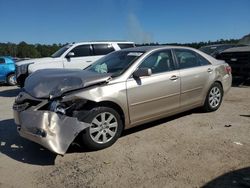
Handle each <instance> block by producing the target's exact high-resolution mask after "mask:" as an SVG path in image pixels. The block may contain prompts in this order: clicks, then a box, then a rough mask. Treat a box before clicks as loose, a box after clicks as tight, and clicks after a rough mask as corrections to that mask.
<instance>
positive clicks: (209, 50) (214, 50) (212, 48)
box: [199, 44, 237, 58]
mask: <svg viewBox="0 0 250 188" xmlns="http://www.w3.org/2000/svg"><path fill="white" fill-rule="evenodd" d="M236 46H237V45H235V44H214V45H208V46H202V47H201V48H200V49H199V50H200V51H202V52H204V53H206V54H208V55H211V56H213V57H214V58H217V56H218V55H219V54H220V53H221V52H223V51H224V50H226V49H228V48H233V47H236Z"/></svg>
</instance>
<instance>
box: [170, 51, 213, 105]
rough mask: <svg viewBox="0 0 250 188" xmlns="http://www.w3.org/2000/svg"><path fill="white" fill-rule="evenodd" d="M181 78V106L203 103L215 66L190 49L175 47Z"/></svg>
mask: <svg viewBox="0 0 250 188" xmlns="http://www.w3.org/2000/svg"><path fill="white" fill-rule="evenodd" d="M174 52H175V56H176V59H177V61H178V65H179V70H180V79H181V107H182V108H188V107H191V106H195V105H199V104H201V103H202V101H203V98H204V94H206V91H205V89H206V88H208V87H209V86H208V85H209V84H211V83H209V81H210V79H209V78H210V76H212V72H213V66H212V64H211V63H210V62H209V61H208V60H206V59H205V58H204V57H202V56H201V55H199V54H198V53H196V52H194V51H192V50H188V49H175V50H174Z"/></svg>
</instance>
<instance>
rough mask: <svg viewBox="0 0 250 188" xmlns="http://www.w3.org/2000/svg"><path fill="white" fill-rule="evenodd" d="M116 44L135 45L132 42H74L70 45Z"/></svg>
mask: <svg viewBox="0 0 250 188" xmlns="http://www.w3.org/2000/svg"><path fill="white" fill-rule="evenodd" d="M107 43H109V44H114V43H120V44H134V42H130V41H88V42H72V43H69V44H68V45H82V44H107Z"/></svg>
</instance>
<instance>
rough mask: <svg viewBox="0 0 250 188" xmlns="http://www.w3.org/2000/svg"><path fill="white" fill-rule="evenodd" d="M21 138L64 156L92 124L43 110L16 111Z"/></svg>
mask: <svg viewBox="0 0 250 188" xmlns="http://www.w3.org/2000/svg"><path fill="white" fill-rule="evenodd" d="M14 118H15V122H16V124H17V125H18V128H17V130H18V132H19V134H20V136H22V137H24V138H26V139H28V140H31V141H33V142H36V143H38V144H40V145H42V146H44V147H45V148H47V149H49V150H50V151H52V152H55V153H57V154H60V155H64V154H65V153H66V151H67V149H68V147H69V146H70V144H71V143H72V142H73V140H74V139H75V138H76V136H77V135H78V134H79V133H80V132H81V131H83V130H84V129H86V128H88V127H89V126H90V124H88V123H85V122H80V121H79V120H78V119H77V118H74V117H69V116H65V115H61V114H57V113H55V112H50V111H41V110H37V111H34V110H25V111H22V112H18V111H14Z"/></svg>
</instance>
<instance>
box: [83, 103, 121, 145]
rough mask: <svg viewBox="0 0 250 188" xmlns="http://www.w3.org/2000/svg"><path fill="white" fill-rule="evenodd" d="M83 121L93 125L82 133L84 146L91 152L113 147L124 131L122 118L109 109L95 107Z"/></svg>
mask: <svg viewBox="0 0 250 188" xmlns="http://www.w3.org/2000/svg"><path fill="white" fill-rule="evenodd" d="M81 121H83V122H87V123H90V124H91V126H90V127H89V128H87V129H86V130H85V131H84V132H83V133H82V141H83V144H84V145H85V146H86V147H87V148H88V149H90V150H100V149H104V148H107V147H109V146H111V145H113V144H114V143H115V142H116V140H117V139H118V138H119V137H120V135H121V133H122V130H123V123H122V120H121V116H120V115H119V113H118V112H117V111H116V110H114V109H112V108H109V107H95V108H93V109H92V110H90V111H89V112H88V113H87V115H86V116H85V117H83V118H81Z"/></svg>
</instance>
